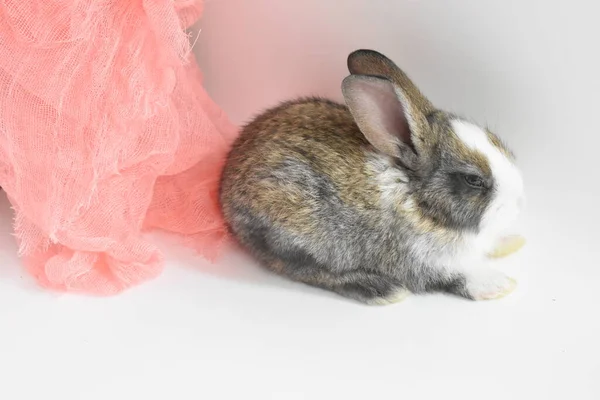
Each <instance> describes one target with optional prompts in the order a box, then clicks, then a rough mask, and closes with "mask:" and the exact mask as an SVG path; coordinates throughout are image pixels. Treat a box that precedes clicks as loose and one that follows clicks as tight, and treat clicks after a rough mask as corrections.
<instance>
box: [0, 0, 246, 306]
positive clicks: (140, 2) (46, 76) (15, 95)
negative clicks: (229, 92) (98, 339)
mask: <svg viewBox="0 0 600 400" xmlns="http://www.w3.org/2000/svg"><path fill="white" fill-rule="evenodd" d="M200 12H201V4H200V3H199V2H198V1H178V0H0V187H2V189H3V190H5V191H6V193H7V195H8V197H9V199H10V201H11V204H12V205H13V207H14V210H15V213H16V214H15V215H16V217H15V226H14V229H15V235H16V237H17V240H18V243H19V248H20V252H21V256H22V258H23V261H24V263H25V266H26V267H27V269H28V270H29V271H30V272H31V273H32V274H33V275H34V276H35V277H36V278H37V280H38V281H39V282H40V283H41V284H42V285H44V286H46V287H49V288H52V289H56V290H62V291H73V292H83V293H89V294H98V295H110V294H115V293H118V292H120V291H122V290H124V289H126V288H128V287H130V286H132V285H135V284H138V283H140V282H143V281H146V280H148V279H151V278H154V277H156V276H157V275H158V274H159V273H160V272H161V269H162V266H163V262H164V260H163V255H162V254H161V252H160V251H159V250H158V249H157V248H156V247H155V246H153V245H152V244H150V243H149V242H148V241H146V240H145V239H144V238H143V237H142V231H143V230H146V229H160V230H164V231H169V232H173V233H177V234H181V235H182V236H183V237H184V238H186V240H187V241H188V242H191V243H194V245H195V246H196V248H197V249H198V250H199V251H200V252H201V253H203V254H204V255H205V256H206V257H208V258H214V257H215V256H216V255H217V251H218V248H219V246H220V245H221V243H222V241H223V240H224V239H226V237H227V235H226V230H225V228H224V224H223V221H222V219H221V216H220V214H219V208H218V204H217V187H218V178H219V173H220V169H221V167H222V164H223V160H224V156H225V154H226V152H227V149H228V146H229V144H230V143H231V140H232V139H233V137H234V135H235V133H236V128H235V127H234V126H233V125H232V124H231V123H230V122H229V121H228V119H227V118H226V116H225V115H224V114H223V113H222V111H221V110H220V109H219V108H218V107H217V106H216V105H215V104H214V103H213V102H212V101H211V99H210V98H209V97H208V95H207V93H206V92H205V90H204V89H203V87H202V83H201V76H200V71H199V69H198V67H197V65H196V64H195V61H194V58H193V55H192V52H191V45H190V40H189V39H190V38H189V35H188V34H186V32H185V29H186V28H187V27H189V26H190V24H192V23H193V22H194V21H196V20H197V18H198V17H199V16H200Z"/></svg>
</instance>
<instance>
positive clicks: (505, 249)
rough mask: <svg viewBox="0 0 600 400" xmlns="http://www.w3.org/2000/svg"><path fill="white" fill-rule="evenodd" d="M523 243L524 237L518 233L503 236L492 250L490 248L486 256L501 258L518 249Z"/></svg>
mask: <svg viewBox="0 0 600 400" xmlns="http://www.w3.org/2000/svg"><path fill="white" fill-rule="evenodd" d="M524 245H525V238H524V237H523V236H520V235H510V236H505V237H503V238H501V239H500V241H499V242H498V244H496V247H495V248H494V250H492V251H491V252H490V253H489V254H488V257H490V258H502V257H506V256H509V255H511V254H513V253H516V252H517V251H519V250H520V249H521V248H522V247H523V246H524Z"/></svg>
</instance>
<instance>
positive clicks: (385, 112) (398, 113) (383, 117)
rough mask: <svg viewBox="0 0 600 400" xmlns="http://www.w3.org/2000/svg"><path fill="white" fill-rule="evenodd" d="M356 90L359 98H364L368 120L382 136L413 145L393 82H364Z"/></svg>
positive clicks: (382, 80) (381, 80)
mask: <svg viewBox="0 0 600 400" xmlns="http://www.w3.org/2000/svg"><path fill="white" fill-rule="evenodd" d="M356 89H357V90H358V93H357V94H358V95H359V96H364V99H363V100H364V107H365V109H364V110H363V111H364V113H365V114H366V115H365V117H366V119H367V120H370V123H371V124H373V125H374V127H375V126H377V128H378V129H380V130H381V131H380V134H383V135H389V136H391V137H393V138H395V139H399V140H400V141H402V142H404V143H407V144H412V143H411V136H410V128H409V126H408V121H407V119H406V115H405V110H404V107H403V106H402V103H401V102H400V100H399V99H398V95H397V94H396V91H395V90H394V86H393V85H392V83H391V82H389V81H388V80H385V79H377V80H363V81H360V82H358V85H357V88H356Z"/></svg>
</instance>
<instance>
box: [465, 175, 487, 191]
mask: <svg viewBox="0 0 600 400" xmlns="http://www.w3.org/2000/svg"><path fill="white" fill-rule="evenodd" d="M464 178H465V182H466V184H467V185H469V186H471V187H473V188H475V189H481V188H483V187H484V186H485V182H484V181H483V179H481V178H480V177H478V176H477V175H464Z"/></svg>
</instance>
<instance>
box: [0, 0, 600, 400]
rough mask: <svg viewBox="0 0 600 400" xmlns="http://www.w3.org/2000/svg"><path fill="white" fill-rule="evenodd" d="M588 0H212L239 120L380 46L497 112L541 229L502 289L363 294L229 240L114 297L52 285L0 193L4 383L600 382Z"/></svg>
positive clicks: (427, 84) (448, 388)
mask: <svg viewBox="0 0 600 400" xmlns="http://www.w3.org/2000/svg"><path fill="white" fill-rule="evenodd" d="M596 4H598V3H597V2H595V1H592V0H590V1H583V0H579V1H570V2H559V1H551V0H543V1H542V0H539V1H536V0H502V1H496V0H453V1H448V0H430V1H417V0H413V1H409V0H405V1H401V0H343V1H342V0H303V1H290V0H252V1H250V0H212V1H208V2H207V4H206V11H205V15H204V19H203V21H201V23H200V24H199V25H198V26H200V27H201V28H202V32H201V34H200V39H199V41H198V43H197V50H198V51H197V52H198V56H199V59H200V62H201V65H202V68H203V70H204V73H205V80H206V81H205V84H206V87H207V88H208V90H209V91H210V93H211V94H212V95H213V97H214V99H215V100H216V101H217V102H218V103H219V104H220V105H221V106H222V107H223V108H224V109H225V111H226V112H228V113H229V115H230V116H231V118H232V119H233V120H234V122H237V123H240V122H243V121H246V120H248V119H249V118H250V117H251V115H253V114H256V113H257V112H259V111H260V110H261V109H263V108H265V107H267V106H270V105H273V104H275V103H277V102H278V101H281V100H284V99H287V98H289V97H292V96H296V95H308V94H318V95H325V96H329V97H333V98H336V99H339V98H340V93H339V92H340V89H339V86H340V82H341V79H342V78H343V77H344V76H345V74H346V56H347V54H348V53H349V52H351V51H352V50H354V49H356V48H374V49H376V50H379V51H382V52H384V53H386V54H387V55H388V56H390V57H391V58H392V59H394V60H395V61H396V62H397V63H398V64H399V65H400V66H401V67H402V68H404V69H405V70H406V71H407V72H408V73H409V74H410V75H411V76H412V77H413V79H414V80H415V81H416V82H417V83H418V84H419V85H420V86H421V88H422V89H423V91H424V92H425V93H426V94H427V95H428V96H429V97H430V98H431V100H432V101H433V102H434V103H435V104H437V105H438V106H439V107H441V108H446V109H449V110H451V111H457V112H460V113H462V114H465V115H468V116H470V117H473V118H474V119H475V120H477V121H480V122H482V123H488V124H489V125H490V126H491V127H492V128H494V129H495V130H496V132H497V133H499V134H500V135H501V136H502V137H503V138H505V139H506V140H507V141H508V142H509V143H510V144H511V145H512V147H513V148H514V150H515V152H516V153H517V156H518V157H519V162H520V165H521V167H522V169H523V171H524V175H525V179H526V186H527V191H528V209H527V211H526V213H525V215H524V216H523V219H522V224H521V225H522V232H523V233H524V234H525V235H526V236H527V238H528V240H529V242H528V244H527V246H526V247H525V248H524V249H523V251H522V252H520V253H519V254H517V255H515V256H513V257H511V258H509V259H507V260H505V261H503V262H502V263H500V264H499V265H498V268H503V269H506V270H507V271H508V272H509V273H510V274H511V275H512V276H514V277H516V278H517V279H518V281H519V287H518V289H517V291H516V292H515V293H514V294H513V295H512V296H510V297H508V298H505V299H503V300H500V301H495V302H481V303H475V302H468V301H465V300H461V299H458V298H452V297H448V296H443V295H432V296H425V297H411V298H409V299H408V300H406V301H405V302H403V303H400V304H398V305H394V306H389V307H379V308H377V307H375V308H373V307H366V306H361V305H358V304H355V303H351V302H348V301H346V300H344V299H340V298H337V297H335V296H331V295H328V294H326V293H323V292H320V291H317V290H313V289H309V288H305V287H301V286H297V285H294V284H291V283H288V282H287V281H284V280H281V279H278V278H276V277H273V276H270V275H268V274H266V273H265V272H263V270H262V269H260V268H258V267H257V266H256V265H255V264H254V263H253V262H252V261H251V260H250V259H249V258H248V257H246V256H245V255H243V254H240V253H238V252H231V253H229V254H228V255H227V257H225V259H224V260H223V261H222V262H221V263H220V264H219V265H210V264H208V263H206V262H204V261H203V260H202V259H199V258H198V257H196V256H195V255H194V254H193V253H192V252H191V251H187V250H185V249H175V248H169V245H168V244H165V245H164V247H165V248H166V249H167V251H168V254H169V260H170V261H169V263H168V265H167V268H166V270H165V273H164V274H163V275H162V276H161V277H160V278H158V279H157V280H155V281H153V282H151V283H148V284H146V285H143V286H141V287H139V288H135V289H132V290H130V291H129V292H127V293H125V294H123V295H121V296H118V297H115V298H109V299H93V298H91V299H90V298H86V297H79V296H72V295H60V294H55V293H49V292H47V291H43V290H40V289H39V288H38V287H37V286H36V285H35V283H34V282H33V280H32V279H31V278H30V277H29V276H28V275H27V274H26V273H25V272H24V271H23V270H22V269H21V267H20V264H19V262H18V260H17V257H16V245H15V244H14V241H13V238H12V237H11V235H10V231H11V228H10V220H11V214H10V211H9V209H8V203H7V201H6V199H5V198H4V197H0V260H1V263H0V398H2V399H11V400H13V399H15V400H17V399H37V398H61V399H69V400H70V399H78V400H79V399H81V400H88V399H90V400H91V399H103V400H105V399H128V400H131V399H169V400H171V399H172V400H180V399H200V398H206V399H211V400H212V399H294V400H296V399H310V400H319V399H354V398H357V399H372V398H373V399H375V398H406V399H432V398H440V397H443V398H450V399H454V398H456V399H463V400H469V399H478V400H480V399H486V400H495V399H503V400H505V399H578V400H587V399H595V400H598V399H600V344H599V340H600V300H599V299H598V296H599V295H600V290H599V287H600V286H599V284H600V272H599V269H600V265H599V262H598V246H600V240H599V239H600V237H599V235H598V229H599V228H598V227H599V225H600V213H599V212H598V209H599V204H600V203H599V200H600V199H599V197H600V196H599V190H598V171H599V169H598V167H597V159H598V147H599V146H598V145H599V143H600V141H599V140H598V135H599V134H600V132H599V127H598V121H600V118H599V115H598V114H599V113H598V108H599V107H598V106H599V100H598V93H600V56H599V50H598V49H599V44H598V40H599V39H600V24H598V23H597V16H598V15H599V14H598V12H599V11H600V10H599V8H600V6H599V5H596Z"/></svg>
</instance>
